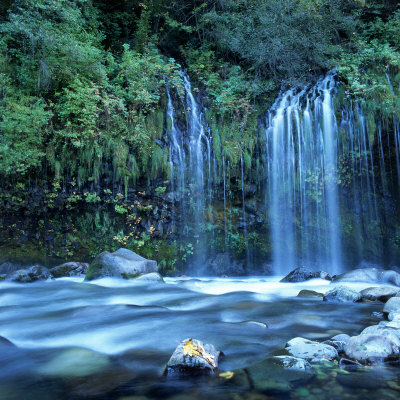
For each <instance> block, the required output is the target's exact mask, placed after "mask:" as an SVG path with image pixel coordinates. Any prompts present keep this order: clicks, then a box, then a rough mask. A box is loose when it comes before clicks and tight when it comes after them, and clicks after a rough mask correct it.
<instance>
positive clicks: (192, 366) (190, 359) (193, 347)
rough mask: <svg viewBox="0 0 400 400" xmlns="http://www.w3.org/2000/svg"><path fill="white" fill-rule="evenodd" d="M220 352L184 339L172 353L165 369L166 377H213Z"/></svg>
mask: <svg viewBox="0 0 400 400" xmlns="http://www.w3.org/2000/svg"><path fill="white" fill-rule="evenodd" d="M219 355H220V352H219V351H217V350H216V349H215V347H214V346H213V345H212V344H203V343H202V342H201V341H200V340H197V339H185V340H184V341H183V342H181V343H180V344H179V345H178V347H177V348H176V349H175V351H174V352H173V354H172V356H171V358H170V359H169V361H168V364H167V366H166V368H165V371H164V375H168V376H178V377H182V376H188V375H189V376H198V375H213V374H214V372H215V370H216V369H217V368H218V357H219Z"/></svg>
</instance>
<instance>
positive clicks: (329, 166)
mask: <svg viewBox="0 0 400 400" xmlns="http://www.w3.org/2000/svg"><path fill="white" fill-rule="evenodd" d="M334 92H335V79H334V74H329V75H328V76H327V77H326V78H324V79H322V80H320V81H319V82H318V83H317V85H316V86H315V87H314V88H311V89H307V88H304V89H303V90H301V91H296V90H295V89H291V90H289V91H287V92H285V93H283V94H282V95H281V96H279V97H278V99H277V100H276V102H275V104H274V105H273V107H272V109H271V110H270V112H269V113H268V118H267V129H266V143H267V144H266V145H267V148H266V154H267V182H268V196H267V199H268V200H267V201H268V206H269V217H270V225H271V241H272V257H273V265H274V272H275V273H276V274H283V273H285V272H287V271H289V270H291V269H293V268H294V267H295V266H298V265H302V264H305V265H310V264H314V263H316V262H319V263H320V265H319V267H324V268H328V269H329V270H330V271H331V272H332V273H338V272H339V271H340V269H341V264H342V261H341V257H342V256H341V239H340V229H339V221H340V213H339V202H338V189H337V177H336V169H337V151H338V149H337V143H338V128H337V124H336V118H335V113H334V108H333V101H332V96H333V95H334ZM321 264H322V265H321Z"/></svg>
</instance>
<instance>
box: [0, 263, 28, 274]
mask: <svg viewBox="0 0 400 400" xmlns="http://www.w3.org/2000/svg"><path fill="white" fill-rule="evenodd" d="M19 269H24V267H23V266H22V265H21V264H15V263H13V262H10V261H4V262H1V263H0V274H5V275H7V274H11V273H12V272H15V271H18V270H19Z"/></svg>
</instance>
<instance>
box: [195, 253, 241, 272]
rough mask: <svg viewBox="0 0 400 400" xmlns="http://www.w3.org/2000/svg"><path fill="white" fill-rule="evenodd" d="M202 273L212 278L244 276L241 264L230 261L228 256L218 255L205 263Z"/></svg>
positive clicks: (225, 254)
mask: <svg viewBox="0 0 400 400" xmlns="http://www.w3.org/2000/svg"><path fill="white" fill-rule="evenodd" d="M193 272H194V273H195V272H196V271H193ZM204 273H205V274H207V275H212V276H214V275H216V276H223V275H228V276H242V275H246V270H245V267H244V265H243V264H241V263H239V262H237V261H234V260H232V258H231V257H230V255H229V254H227V253H220V254H217V255H216V256H215V257H214V258H213V259H212V260H211V261H209V262H207V263H206V265H205V271H204Z"/></svg>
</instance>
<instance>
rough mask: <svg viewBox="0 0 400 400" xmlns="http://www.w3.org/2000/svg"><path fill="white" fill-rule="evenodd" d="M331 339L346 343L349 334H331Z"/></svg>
mask: <svg viewBox="0 0 400 400" xmlns="http://www.w3.org/2000/svg"><path fill="white" fill-rule="evenodd" d="M331 340H335V341H339V342H345V343H346V344H347V343H348V342H349V340H350V335H346V334H345V333H340V334H339V335H335V336H333V337H332V339H331Z"/></svg>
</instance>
